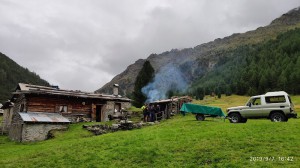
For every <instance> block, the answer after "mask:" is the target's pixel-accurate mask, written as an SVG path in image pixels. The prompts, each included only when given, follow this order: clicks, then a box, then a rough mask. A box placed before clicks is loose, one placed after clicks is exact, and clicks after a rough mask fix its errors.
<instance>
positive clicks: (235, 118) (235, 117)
mask: <svg viewBox="0 0 300 168" xmlns="http://www.w3.org/2000/svg"><path fill="white" fill-rule="evenodd" d="M229 121H230V122H231V123H239V122H241V121H242V117H241V115H240V114H239V113H231V114H229Z"/></svg>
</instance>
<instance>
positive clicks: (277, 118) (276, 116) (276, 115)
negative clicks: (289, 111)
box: [270, 112, 287, 122]
mask: <svg viewBox="0 0 300 168" xmlns="http://www.w3.org/2000/svg"><path fill="white" fill-rule="evenodd" d="M270 118H271V121H272V122H284V121H287V119H286V117H285V116H284V115H283V114H281V113H280V112H275V113H273V114H271V117H270Z"/></svg>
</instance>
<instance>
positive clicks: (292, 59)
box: [192, 28, 300, 95]
mask: <svg viewBox="0 0 300 168" xmlns="http://www.w3.org/2000/svg"><path fill="white" fill-rule="evenodd" d="M299 83H300V29H299V28H296V29H294V30H290V31H288V32H286V33H283V34H281V35H279V36H278V37H277V38H276V39H274V40H270V41H268V42H266V43H259V44H256V45H244V46H240V47H238V48H237V49H235V50H232V51H227V52H226V53H224V57H222V59H221V60H220V61H219V63H218V65H217V68H216V69H215V70H213V71H211V72H209V73H207V74H206V75H205V76H203V77H202V78H200V79H199V80H197V82H195V83H194V84H193V85H192V88H193V90H197V89H198V91H199V90H200V91H201V90H205V91H206V94H209V93H210V92H212V91H214V92H218V91H219V92H221V93H228V94H231V93H234V94H239V95H245V94H248V95H256V94H262V93H265V92H267V91H277V90H285V91H287V92H288V93H290V94H299V93H300V85H299Z"/></svg>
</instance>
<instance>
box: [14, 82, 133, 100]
mask: <svg viewBox="0 0 300 168" xmlns="http://www.w3.org/2000/svg"><path fill="white" fill-rule="evenodd" d="M13 94H14V95H18V94H43V95H58V96H59V95H60V96H71V97H77V98H89V99H105V100H119V101H131V99H128V98H125V97H121V96H115V95H108V94H99V93H90V92H82V91H80V90H64V89H59V88H58V87H47V86H39V85H31V84H25V83H19V84H18V87H17V89H16V91H15V92H13Z"/></svg>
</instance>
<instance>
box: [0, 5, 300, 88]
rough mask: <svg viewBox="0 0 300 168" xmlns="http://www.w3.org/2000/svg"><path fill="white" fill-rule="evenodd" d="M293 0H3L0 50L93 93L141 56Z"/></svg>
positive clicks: (201, 38)
mask: <svg viewBox="0 0 300 168" xmlns="http://www.w3.org/2000/svg"><path fill="white" fill-rule="evenodd" d="M297 6H300V2H299V0H289V1H286V0H266V1H260V0H226V1H219V0H201V1H199V0H189V1H184V0H144V1H140V0H116V1H109V0H99V1H94V0H86V1H81V0H65V1H60V0H52V1H46V0H28V1H26V2H25V1H22V0H9V1H8V0H2V1H0V21H1V25H0V39H1V40H0V52H3V53H5V54H6V55H8V56H9V57H11V58H12V59H13V60H15V61H16V62H17V63H19V64H21V65H22V66H25V67H28V68H29V69H31V70H33V71H35V72H36V73H38V74H39V75H40V76H41V77H43V78H44V79H46V80H48V81H49V82H50V83H52V84H58V85H60V86H61V88H66V89H73V90H86V91H93V90H96V89H98V88H99V87H101V86H102V85H104V84H105V83H107V82H108V81H109V80H110V79H112V77H113V76H115V75H117V74H118V73H121V72H122V71H123V70H125V68H126V67H127V66H128V65H129V64H132V63H134V62H135V60H137V59H139V58H146V57H147V56H149V55H150V54H151V53H161V52H164V51H167V50H171V49H172V48H186V47H194V46H196V45H199V44H201V43H204V42H208V41H211V40H214V39H215V38H222V37H225V36H228V35H231V34H233V33H239V32H245V31H249V30H252V29H255V28H257V27H259V26H265V25H267V24H269V23H270V22H271V21H272V20H273V19H275V18H276V17H279V16H280V15H281V14H283V13H285V12H287V11H288V10H290V9H292V8H294V7H297Z"/></svg>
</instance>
